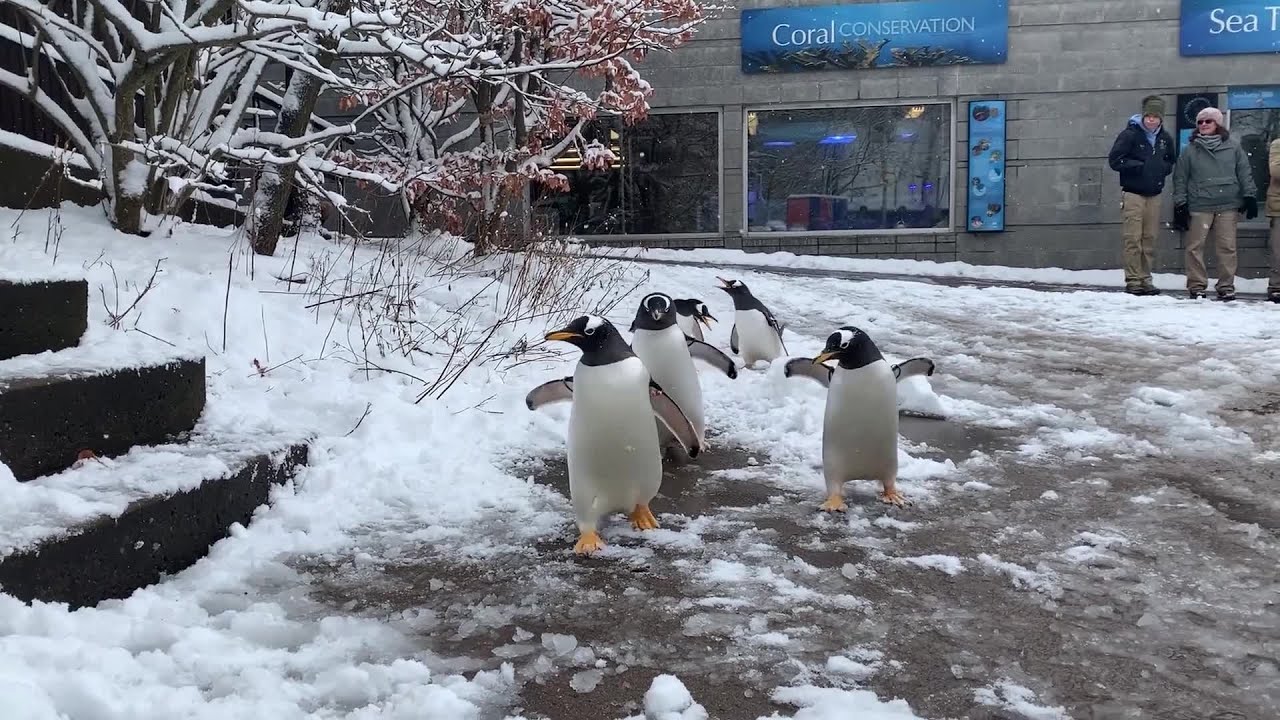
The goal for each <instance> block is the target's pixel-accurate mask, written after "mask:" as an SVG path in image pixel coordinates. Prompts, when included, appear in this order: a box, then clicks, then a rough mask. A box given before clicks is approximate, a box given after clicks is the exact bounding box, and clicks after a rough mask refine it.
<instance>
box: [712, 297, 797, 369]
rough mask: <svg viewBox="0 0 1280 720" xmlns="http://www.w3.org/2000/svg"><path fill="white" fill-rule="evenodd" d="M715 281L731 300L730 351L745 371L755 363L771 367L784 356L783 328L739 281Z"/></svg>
mask: <svg viewBox="0 0 1280 720" xmlns="http://www.w3.org/2000/svg"><path fill="white" fill-rule="evenodd" d="M716 279H717V280H719V281H720V282H721V283H722V285H721V286H720V289H721V290H723V291H725V292H726V293H728V294H729V297H731V298H733V330H732V331H730V334H729V347H730V349H732V350H733V351H734V352H735V353H739V354H741V355H742V360H743V362H744V363H746V366H747V367H752V366H754V365H755V364H756V362H757V361H759V360H764V361H766V362H770V363H771V362H773V361H774V360H777V359H778V357H779V356H781V355H784V354H785V353H786V352H787V346H786V344H785V343H784V342H783V341H782V331H783V329H784V328H783V325H782V324H781V323H779V322H778V320H777V318H775V317H774V316H773V313H771V312H769V308H767V307H765V306H764V303H761V302H760V300H758V299H757V298H756V296H754V295H752V294H751V291H750V290H749V289H747V286H746V285H744V284H743V283H742V282H741V281H739V280H725V279H724V278H722V277H717V278H716ZM739 346H741V349H739Z"/></svg>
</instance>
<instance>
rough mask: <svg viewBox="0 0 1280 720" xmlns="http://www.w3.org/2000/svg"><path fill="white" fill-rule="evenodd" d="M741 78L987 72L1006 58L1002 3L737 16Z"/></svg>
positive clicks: (951, 0)
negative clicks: (913, 70) (979, 68)
mask: <svg viewBox="0 0 1280 720" xmlns="http://www.w3.org/2000/svg"><path fill="white" fill-rule="evenodd" d="M741 22H742V72H744V73H781V72H804V71H808V70H860V69H870V68H883V67H936V66H941V65H992V64H1000V63H1003V62H1005V61H1006V60H1007V59H1008V57H1009V3H1008V0H965V2H956V0H921V1H915V2H878V3H863V4H858V5H825V6H819V7H785V8H760V9H751V10H743V11H742V21H741Z"/></svg>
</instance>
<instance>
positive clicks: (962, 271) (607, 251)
mask: <svg viewBox="0 0 1280 720" xmlns="http://www.w3.org/2000/svg"><path fill="white" fill-rule="evenodd" d="M593 252H595V253H598V254H600V255H607V256H611V257H618V258H630V259H640V260H649V261H659V262H663V261H665V262H677V263H710V264H715V265H721V266H726V265H728V266H732V265H751V266H756V267H769V268H786V269H790V270H820V271H838V272H863V273H881V274H885V275H917V276H932V277H947V278H967V279H970V280H984V281H993V282H1001V281H1004V282H1008V281H1015V282H1024V283H1039V284H1045V285H1091V286H1095V287H1114V288H1123V287H1124V273H1123V272H1121V271H1120V270H1119V269H1115V270H1067V269H1065V268H1056V267H1047V268H1029V267H1006V266H1002V265H973V264H971V263H964V262H937V261H935V260H906V259H897V258H853V257H832V256H827V255H797V254H795V253H790V252H781V251H780V252H768V253H760V252H752V253H749V252H746V251H743V250H726V249H718V248H717V249H702V250H669V249H666V248H634V247H608V246H598V247H595V248H593ZM1151 280H1152V283H1153V284H1154V285H1155V286H1156V287H1158V288H1160V289H1161V290H1165V291H1185V290H1186V287H1187V278H1186V276H1185V275H1180V274H1176V273H1155V274H1154V275H1153V276H1152V279H1151ZM1236 290H1237V291H1238V292H1242V293H1264V292H1266V290H1267V279H1266V278H1237V279H1236Z"/></svg>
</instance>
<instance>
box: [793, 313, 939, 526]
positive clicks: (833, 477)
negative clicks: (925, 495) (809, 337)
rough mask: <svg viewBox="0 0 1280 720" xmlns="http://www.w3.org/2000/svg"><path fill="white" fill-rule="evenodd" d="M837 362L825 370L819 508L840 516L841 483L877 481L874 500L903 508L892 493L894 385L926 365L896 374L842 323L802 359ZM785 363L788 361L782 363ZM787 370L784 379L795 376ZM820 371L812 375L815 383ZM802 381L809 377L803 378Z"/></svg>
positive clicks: (815, 362) (894, 468) (923, 362)
mask: <svg viewBox="0 0 1280 720" xmlns="http://www.w3.org/2000/svg"><path fill="white" fill-rule="evenodd" d="M833 359H834V360H837V361H838V364H837V366H836V367H835V368H834V369H829V370H828V373H827V375H828V382H829V388H830V389H829V392H828V393H827V405H826V411H825V413H824V416H823V420H822V474H823V476H824V479H825V480H826V486H827V499H826V502H824V503H822V505H821V507H820V509H822V510H824V511H826V512H843V511H844V510H847V509H848V506H847V505H845V502H844V484H845V483H846V482H848V481H850V480H878V481H880V486H881V492H880V500H881V501H882V502H885V503H889V504H892V505H898V506H903V505H906V504H907V500H906V498H905V497H903V495H902V493H900V492H898V488H897V479H898V396H897V387H896V385H897V381H898V379H900V377H901V376H902V374H903V373H905V372H908V371H910V372H912V373H917V374H918V373H921V372H924V371H925V370H929V369H932V366H933V363H932V361H929V360H925V359H922V358H917V359H916V360H920V361H921V362H917V361H916V360H912V361H909V362H910V363H911V364H910V365H908V363H903V364H902V365H899V366H898V371H897V372H895V368H894V367H893V366H891V365H890V364H889V363H888V362H887V361H886V360H885V359H884V356H883V355H881V354H880V349H879V348H877V347H876V344H875V343H874V342H873V341H872V340H871V338H870V337H869V336H868V335H867V334H866V333H865V332H863V331H862V330H860V329H858V328H856V327H854V326H852V325H845V326H843V327H841V328H840V329H839V330H837V331H835V332H833V333H831V336H830V337H828V338H827V343H826V346H825V347H824V348H823V350H822V352H821V353H819V354H818V356H817V357H815V358H813V359H812V360H810V361H808V362H809V364H810V365H816V366H820V365H822V363H824V362H826V361H827V360H833ZM788 364H789V365H790V364H791V363H788ZM799 374H801V373H799V372H796V371H795V368H794V367H793V371H792V372H791V373H790V374H789V375H788V376H791V375H799ZM822 374H823V373H822V371H818V372H817V373H816V375H817V376H818V378H819V381H821V379H820V378H821V375H822ZM805 376H806V377H814V375H813V374H806V375H805Z"/></svg>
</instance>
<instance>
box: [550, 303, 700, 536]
mask: <svg viewBox="0 0 1280 720" xmlns="http://www.w3.org/2000/svg"><path fill="white" fill-rule="evenodd" d="M546 339H547V340H553V341H562V342H568V343H571V344H573V345H576V346H577V347H578V348H579V349H580V350H582V357H581V358H580V359H579V360H578V365H577V367H576V368H575V369H574V372H573V377H567V378H561V379H558V380H552V381H550V382H547V383H543V384H542V385H539V386H538V387H536V388H534V389H533V391H531V392H530V393H529V395H528V396H527V397H526V398H525V405H526V406H527V407H528V408H529V409H530V410H534V409H536V408H538V407H541V406H543V405H546V404H548V403H551V402H556V401H559V400H571V401H572V403H573V406H572V409H571V410H570V411H569V501H570V503H571V504H572V505H573V512H574V516H575V518H576V519H577V524H578V541H577V543H576V544H575V545H574V548H573V549H574V552H575V553H577V554H579V555H589V554H591V553H593V552H596V551H597V550H600V549H601V548H603V547H604V541H603V540H602V539H601V538H600V532H599V523H600V520H601V519H602V518H604V517H605V516H607V515H609V514H610V513H614V512H626V513H627V514H628V516H629V517H630V519H631V525H632V527H634V528H636V529H637V530H652V529H654V528H656V527H658V521H657V519H656V518H654V516H653V513H652V512H651V511H650V510H649V502H650V501H651V500H652V499H653V497H654V496H655V495H657V494H658V488H659V486H661V484H662V458H661V456H660V455H659V450H658V429H657V426H656V424H655V423H654V420H653V418H654V416H655V415H656V416H657V418H658V420H659V421H661V422H662V423H663V424H664V425H665V426H666V428H667V430H668V431H669V432H670V433H671V434H672V435H673V436H674V437H675V438H676V439H678V440H679V441H680V442H681V443H682V444H683V445H684V447H685V451H686V452H687V453H688V454H689V455H690V457H697V456H698V453H699V452H700V451H701V444H700V442H699V440H698V435H697V432H696V431H695V430H694V428H693V425H692V423H690V422H689V418H688V417H686V416H685V414H684V413H683V412H682V411H681V410H680V407H679V406H678V405H677V404H676V403H675V401H674V400H672V399H671V398H670V397H669V396H668V395H667V394H666V392H664V391H663V390H662V388H661V387H660V386H658V385H657V384H656V383H654V382H653V381H652V380H651V379H650V377H649V371H648V370H647V369H646V368H645V365H644V363H643V362H642V361H641V360H640V358H638V357H636V354H635V353H634V352H632V350H631V346H630V345H628V344H627V341H626V340H624V339H623V338H622V335H621V334H619V333H618V331H617V329H616V328H615V327H614V326H613V324H612V323H610V322H609V321H608V320H605V319H604V318H601V317H597V316H594V315H583V316H582V317H579V318H577V319H576V320H574V321H573V322H571V323H569V324H568V325H567V326H566V327H564V328H562V329H560V330H556V331H553V332H550V333H547V334H546Z"/></svg>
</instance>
